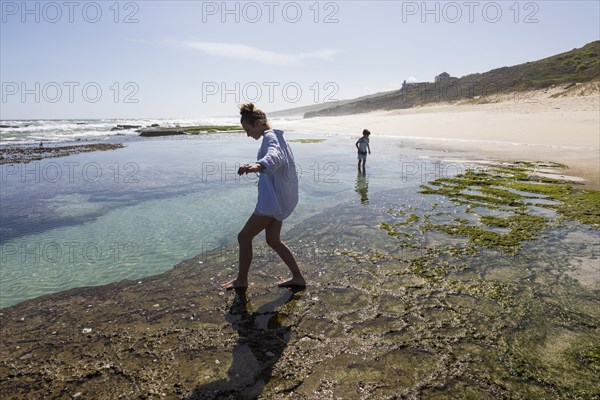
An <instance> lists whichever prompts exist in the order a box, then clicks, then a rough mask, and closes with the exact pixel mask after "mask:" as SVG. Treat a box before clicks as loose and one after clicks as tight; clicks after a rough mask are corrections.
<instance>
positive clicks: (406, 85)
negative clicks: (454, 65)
mask: <svg viewBox="0 0 600 400" xmlns="http://www.w3.org/2000/svg"><path fill="white" fill-rule="evenodd" d="M430 83H431V82H406V80H405V81H404V82H402V89H410V88H418V87H422V85H428V84H430Z"/></svg>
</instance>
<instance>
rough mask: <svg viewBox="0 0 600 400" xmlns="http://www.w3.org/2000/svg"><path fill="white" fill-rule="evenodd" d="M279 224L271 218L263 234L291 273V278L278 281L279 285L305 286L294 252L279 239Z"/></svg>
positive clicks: (280, 223)
mask: <svg viewBox="0 0 600 400" xmlns="http://www.w3.org/2000/svg"><path fill="white" fill-rule="evenodd" d="M281 226H282V222H281V221H278V220H276V219H272V220H271V223H270V224H269V225H267V227H266V230H265V234H266V240H267V244H268V245H269V246H270V247H271V248H272V249H273V250H275V252H276V253H277V254H278V255H279V257H281V259H282V260H283V262H284V263H285V265H287V267H288V268H289V270H290V272H291V273H292V279H288V280H286V281H283V282H279V286H282V287H289V286H301V287H304V286H306V280H305V279H304V276H303V275H302V272H301V271H300V267H298V264H297V263H296V259H295V257H294V254H293V253H292V252H291V251H290V249H289V247H287V245H286V244H285V243H283V242H282V241H281V238H280V234H281Z"/></svg>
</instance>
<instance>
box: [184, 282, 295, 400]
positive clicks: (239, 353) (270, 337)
mask: <svg viewBox="0 0 600 400" xmlns="http://www.w3.org/2000/svg"><path fill="white" fill-rule="evenodd" d="M303 293H304V289H290V290H289V291H287V292H286V293H285V294H284V295H283V296H281V297H280V298H279V299H277V300H274V301H272V302H270V303H267V304H265V305H263V306H262V307H260V308H259V309H258V310H257V311H253V309H252V304H251V303H250V302H249V301H248V297H247V295H246V290H245V289H237V290H236V293H235V298H234V300H233V303H232V305H231V307H230V308H229V313H228V314H227V316H226V319H227V321H228V322H229V323H230V324H231V326H232V327H233V328H234V329H235V330H236V331H237V332H238V335H239V338H238V342H237V343H236V346H235V348H234V349H233V352H232V353H233V354H232V361H231V366H230V367H229V370H228V371H227V375H228V376H229V378H228V380H224V379H221V380H219V381H216V382H212V383H210V384H207V385H203V386H200V387H197V388H196V389H195V390H194V392H193V394H192V395H191V396H190V397H189V399H190V400H191V399H198V400H199V399H203V400H204V399H223V398H235V399H256V398H258V397H259V396H260V394H261V393H262V391H263V390H264V387H265V385H266V384H267V383H268V382H269V380H270V379H271V375H272V373H273V367H274V366H275V364H276V363H277V361H278V360H279V358H281V355H282V354H283V351H284V350H285V348H286V347H287V344H288V342H289V340H290V330H291V326H289V325H288V326H286V325H282V321H283V320H284V319H285V316H286V314H288V313H287V312H286V313H280V310H278V308H279V307H283V306H285V305H286V304H288V303H291V305H292V308H294V307H293V305H294V304H295V301H297V300H299V299H300V298H301V297H302V294H303ZM290 311H291V310H290Z"/></svg>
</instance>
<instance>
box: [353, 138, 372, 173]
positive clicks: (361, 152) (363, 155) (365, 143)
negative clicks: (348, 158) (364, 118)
mask: <svg viewBox="0 0 600 400" xmlns="http://www.w3.org/2000/svg"><path fill="white" fill-rule="evenodd" d="M369 135H371V132H369V130H368V129H364V130H363V135H362V137H361V138H360V139H358V140H357V141H356V143H355V145H356V149H357V150H358V170H359V171H360V164H361V161H362V170H363V172H365V163H366V162H367V150H368V151H369V154H371V147H369Z"/></svg>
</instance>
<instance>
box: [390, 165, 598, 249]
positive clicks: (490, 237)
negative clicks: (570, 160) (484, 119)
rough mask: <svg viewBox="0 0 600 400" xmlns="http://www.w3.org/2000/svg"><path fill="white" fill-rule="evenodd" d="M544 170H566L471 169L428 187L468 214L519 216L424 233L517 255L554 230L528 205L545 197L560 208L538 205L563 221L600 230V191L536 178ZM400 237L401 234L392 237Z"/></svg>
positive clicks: (425, 191) (460, 223)
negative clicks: (492, 212)
mask: <svg viewBox="0 0 600 400" xmlns="http://www.w3.org/2000/svg"><path fill="white" fill-rule="evenodd" d="M542 167H543V168H565V166H564V165H562V164H557V163H540V162H524V161H521V162H517V163H515V164H512V165H498V166H493V167H491V168H489V169H488V170H485V171H481V170H479V171H476V170H469V171H467V172H465V173H464V174H460V175H457V176H455V177H444V178H440V179H437V180H435V181H433V182H430V183H429V185H422V186H421V189H422V190H421V191H420V193H423V194H430V195H439V196H444V197H447V198H449V199H450V200H452V201H454V202H455V203H456V204H458V205H466V206H467V207H468V211H472V210H473V209H474V208H477V207H482V208H487V209H492V210H500V209H501V210H505V211H507V210H512V212H513V213H515V215H512V216H509V217H506V218H501V217H497V216H490V215H481V216H480V222H481V225H479V226H474V225H472V224H470V223H469V221H468V220H466V219H464V218H460V217H456V218H455V219H454V222H455V224H434V223H431V222H429V221H427V222H426V223H425V224H424V225H423V226H422V229H423V230H425V231H427V230H434V231H438V232H443V233H446V234H449V235H454V236H462V237H466V238H468V239H469V242H470V243H471V244H473V245H476V246H484V247H490V248H501V249H504V250H505V251H508V252H510V253H514V252H515V251H517V250H518V249H519V248H520V247H521V246H522V243H523V242H524V241H527V240H534V239H536V238H537V237H538V235H539V234H540V233H541V232H542V231H544V229H546V228H548V227H549V224H550V221H549V220H548V219H547V218H544V217H542V216H539V215H534V213H533V211H532V210H531V208H530V207H529V206H528V204H527V200H528V199H540V198H542V199H547V200H551V201H553V202H558V205H555V204H538V206H541V207H545V208H547V209H550V210H553V211H556V212H557V213H559V214H560V215H561V217H562V219H563V220H567V221H578V222H580V223H583V224H587V225H589V226H590V227H592V228H594V229H600V192H598V191H591V190H578V189H577V188H575V187H573V185H572V184H570V183H566V182H565V181H563V180H559V179H554V178H548V177H544V176H539V175H536V172H537V170H538V169H539V168H542ZM477 193H478V194H477ZM528 194H531V195H528ZM423 219H424V220H427V218H423ZM396 226H399V225H396ZM487 227H495V228H507V229H510V231H509V232H508V233H505V234H501V233H498V232H495V231H493V230H490V229H488V228H487ZM382 229H386V230H389V227H388V226H382ZM400 235H401V233H399V232H396V231H394V232H393V234H392V236H400Z"/></svg>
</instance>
